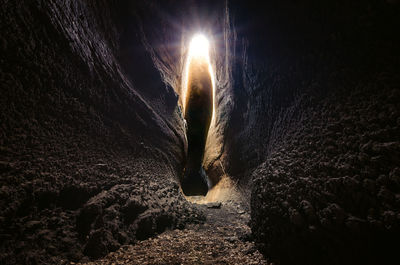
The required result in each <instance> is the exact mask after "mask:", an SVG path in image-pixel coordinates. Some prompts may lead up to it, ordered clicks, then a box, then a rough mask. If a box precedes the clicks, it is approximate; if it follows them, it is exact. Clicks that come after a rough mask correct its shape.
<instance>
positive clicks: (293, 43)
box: [227, 1, 400, 264]
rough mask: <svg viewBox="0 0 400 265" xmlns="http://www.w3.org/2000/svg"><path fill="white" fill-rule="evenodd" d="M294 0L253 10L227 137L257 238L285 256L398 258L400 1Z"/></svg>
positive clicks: (337, 260)
mask: <svg viewBox="0 0 400 265" xmlns="http://www.w3.org/2000/svg"><path fill="white" fill-rule="evenodd" d="M284 2H285V1H284ZM288 2H289V1H286V2H285V3H271V4H270V8H269V9H268V10H273V11H271V14H270V15H271V16H270V15H269V13H268V11H266V12H267V14H265V13H264V12H260V13H262V14H261V15H262V18H258V20H257V14H255V15H254V17H255V20H256V21H261V22H262V23H263V24H261V25H262V26H260V27H256V28H255V29H254V30H255V31H256V32H260V31H263V32H264V33H265V34H264V35H262V34H259V35H260V36H264V37H263V38H261V39H260V41H259V42H258V43H256V44H253V45H252V40H253V41H254V42H255V40H254V39H250V41H249V47H248V53H247V56H248V64H247V65H246V64H244V70H243V72H244V74H243V76H244V77H245V79H244V82H243V86H242V88H241V89H239V90H238V92H237V93H239V94H238V95H240V97H241V98H243V99H246V100H244V101H240V100H235V102H237V105H236V107H237V108H238V110H237V111H236V112H235V113H233V119H235V120H237V121H238V123H237V124H232V125H231V126H232V128H233V129H234V130H236V131H237V132H238V133H234V132H232V133H231V135H232V137H227V139H228V141H229V144H228V145H227V146H228V147H229V148H228V149H229V150H230V151H228V156H230V157H231V158H230V159H228V161H229V162H230V163H231V165H230V166H228V167H227V168H228V170H229V171H230V172H237V175H238V178H239V179H240V177H241V176H244V179H245V180H246V176H247V175H246V174H243V172H246V170H251V168H252V167H253V166H256V167H257V169H256V170H255V171H254V172H253V173H252V183H251V187H252V192H251V209H252V211H251V216H252V221H251V228H252V231H253V234H254V236H255V238H256V241H257V242H258V243H259V247H260V249H261V250H262V252H263V253H264V254H266V255H267V256H268V257H271V258H275V259H276V260H279V261H280V262H282V263H284V264H312V263H317V264H343V263H347V264H359V263H364V264H381V263H396V256H395V255H396V250H395V246H396V245H397V244H396V238H398V237H399V235H400V230H399V227H400V219H399V215H398V213H399V209H400V208H399V207H400V205H399V201H398V198H399V192H400V190H399V188H400V187H399V186H398V184H397V178H398V176H397V175H398V170H399V169H398V166H399V164H400V160H399V159H400V157H399V147H400V146H399V145H400V138H399V136H400V131H399V129H400V128H399V114H400V113H399V109H400V106H399V102H400V98H399V87H398V84H399V80H400V78H399V73H398V70H397V69H399V62H400V60H399V58H400V56H399V52H398V49H396V48H395V47H397V46H398V45H399V40H398V38H396V37H395V35H396V34H395V32H396V27H397V26H398V25H399V23H398V22H399V21H398V20H396V19H395V17H396V16H397V15H396V14H397V13H396V12H398V10H399V6H398V5H396V4H392V3H388V2H386V3H384V2H379V3H377V2H369V1H368V2H367V3H364V2H363V3H353V4H349V5H345V4H343V3H338V2H335V3H334V2H333V1H332V2H328V3H323V4H322V3H316V2H312V1H306V2H305V3H297V4H296V3H288ZM300 10H301V11H300ZM272 13H273V14H272ZM264 17H267V19H264ZM396 25H397V26H396ZM263 29H264V30H263ZM262 41H265V42H262ZM257 44H259V45H265V47H268V48H262V47H257ZM260 50H263V51H264V56H261V54H262V53H261V52H260ZM252 54H255V55H257V56H258V57H256V58H255V57H254V56H253V55H252ZM246 78H247V79H246ZM241 128H242V129H241ZM246 139H250V140H246ZM241 142H246V144H245V145H241V144H240V143H241ZM258 161H259V162H258ZM261 162H263V163H262V164H261V165H259V164H260V163H261ZM247 172H249V171H247Z"/></svg>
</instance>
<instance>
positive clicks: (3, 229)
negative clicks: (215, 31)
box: [0, 0, 203, 264]
mask: <svg viewBox="0 0 400 265" xmlns="http://www.w3.org/2000/svg"><path fill="white" fill-rule="evenodd" d="M1 6H2V10H1V11H0V12H1V24H2V29H1V47H0V49H1V73H0V75H1V77H0V79H1V83H2V86H1V87H2V88H1V104H0V105H1V106H0V108H1V131H0V134H1V137H0V139H1V153H0V155H1V159H0V161H1V162H0V172H1V185H0V186H1V188H0V198H1V205H0V216H1V217H0V237H1V238H0V242H1V243H0V253H1V254H0V263H2V264H8V263H9V264H16V263H17V264H25V263H28V264H35V263H40V264H43V263H59V262H61V259H64V260H72V261H76V260H82V259H83V260H84V259H87V258H97V257H100V256H103V255H105V254H106V253H108V252H109V251H113V250H116V249H117V248H119V246H120V245H122V244H127V243H134V242H135V241H136V240H139V239H144V238H147V237H149V236H152V235H154V234H155V233H158V232H161V231H163V230H164V229H166V228H169V227H170V228H174V227H183V226H184V225H185V223H187V222H198V221H201V220H203V216H202V214H201V213H200V212H197V211H196V210H195V209H194V208H192V207H191V206H190V205H189V204H188V202H186V200H185V199H184V198H183V196H182V195H181V193H180V191H179V184H178V175H179V173H180V172H181V170H182V168H183V165H184V164H183V163H184V157H185V137H184V125H183V120H182V118H181V116H180V114H179V110H178V108H177V104H176V102H177V96H176V94H175V93H174V92H173V90H172V89H171V88H168V87H167V86H166V85H165V83H164V81H163V79H162V77H161V76H160V73H159V71H158V70H157V68H156V67H155V66H154V65H153V64H152V61H151V56H150V55H149V54H148V50H147V49H146V47H145V45H144V44H143V43H142V42H140V41H136V42H135V43H133V44H134V45H133V47H131V48H129V49H128V48H127V45H126V44H127V43H129V39H127V38H129V36H126V34H125V32H126V30H127V29H126V28H125V24H124V21H123V19H124V18H125V16H124V15H123V14H124V13H123V12H122V11H121V8H122V7H123V5H122V4H121V2H120V1H63V2H61V1H40V0H38V1H17V2H14V1H1ZM129 33H134V35H135V36H136V40H140V34H141V32H140V31H139V30H136V31H133V32H132V31H131V32H129ZM138 36H139V37H138ZM132 53H133V54H135V55H140V56H136V57H133V56H129V55H130V54H132ZM126 58H128V59H133V60H132V61H127V60H126ZM131 66H134V69H135V71H132V70H131V69H130V67H131ZM143 80H146V81H147V83H144V82H143Z"/></svg>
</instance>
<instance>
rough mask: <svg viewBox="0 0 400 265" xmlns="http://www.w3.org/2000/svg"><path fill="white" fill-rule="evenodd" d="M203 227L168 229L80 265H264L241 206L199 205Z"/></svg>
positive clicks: (264, 261)
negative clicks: (203, 219)
mask: <svg viewBox="0 0 400 265" xmlns="http://www.w3.org/2000/svg"><path fill="white" fill-rule="evenodd" d="M198 207H199V208H201V209H202V210H203V211H204V212H205V214H206V216H207V220H206V222H205V223H204V224H191V225H188V226H187V227H186V228H185V229H183V230H169V231H166V232H164V233H162V234H160V235H158V236H157V237H154V238H150V239H147V240H143V241H140V242H139V243H138V244H136V245H126V246H123V247H121V248H120V249H119V250H118V251H116V252H112V253H110V254H108V255H107V256H106V257H105V258H103V259H99V260H97V261H93V262H88V263H80V264H88V265H89V264H268V262H267V261H266V260H265V259H264V258H263V256H262V255H261V254H260V253H259V252H258V250H257V249H256V247H255V245H254V243H253V242H252V239H251V233H250V228H249V226H248V225H247V223H248V221H249V214H248V213H247V212H246V211H245V209H244V208H242V206H241V205H239V204H237V203H235V202H233V201H228V202H224V203H222V204H219V203H210V204H205V205H199V206H198Z"/></svg>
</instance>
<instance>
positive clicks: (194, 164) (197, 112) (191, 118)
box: [181, 34, 215, 195]
mask: <svg viewBox="0 0 400 265" xmlns="http://www.w3.org/2000/svg"><path fill="white" fill-rule="evenodd" d="M208 45H209V43H208V40H207V38H206V37H205V36H204V35H201V34H197V35H195V36H194V37H193V38H192V40H191V44H190V46H189V52H188V58H187V61H186V64H187V65H186V66H185V71H186V73H184V74H183V76H184V80H183V86H184V87H183V89H184V95H183V102H184V117H185V121H186V124H187V132H186V136H187V141H188V155H187V163H186V166H185V172H184V177H183V180H182V183H181V186H182V190H183V192H184V193H185V194H186V195H206V194H207V191H208V185H207V179H206V176H205V173H204V169H203V168H202V164H203V157H204V149H205V145H206V140H207V135H208V130H209V127H210V124H211V119H212V117H213V112H214V111H215V110H214V103H213V102H214V84H213V77H212V76H213V72H212V67H211V63H210V58H209V51H208Z"/></svg>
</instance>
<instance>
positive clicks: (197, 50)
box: [182, 34, 215, 124]
mask: <svg viewBox="0 0 400 265" xmlns="http://www.w3.org/2000/svg"><path fill="white" fill-rule="evenodd" d="M209 46H210V44H209V41H208V39H207V38H206V37H205V36H204V35H203V34H196V35H194V36H193V38H192V40H191V41H190V45H189V52H188V56H187V59H186V63H185V68H184V73H183V81H182V106H183V111H184V112H185V108H186V94H187V90H188V76H189V65H190V62H191V61H192V60H205V61H206V63H207V64H208V71H209V73H210V76H211V82H212V96H213V112H212V119H211V124H212V123H213V122H214V118H215V80H214V71H213V69H212V66H211V62H210V55H209Z"/></svg>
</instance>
